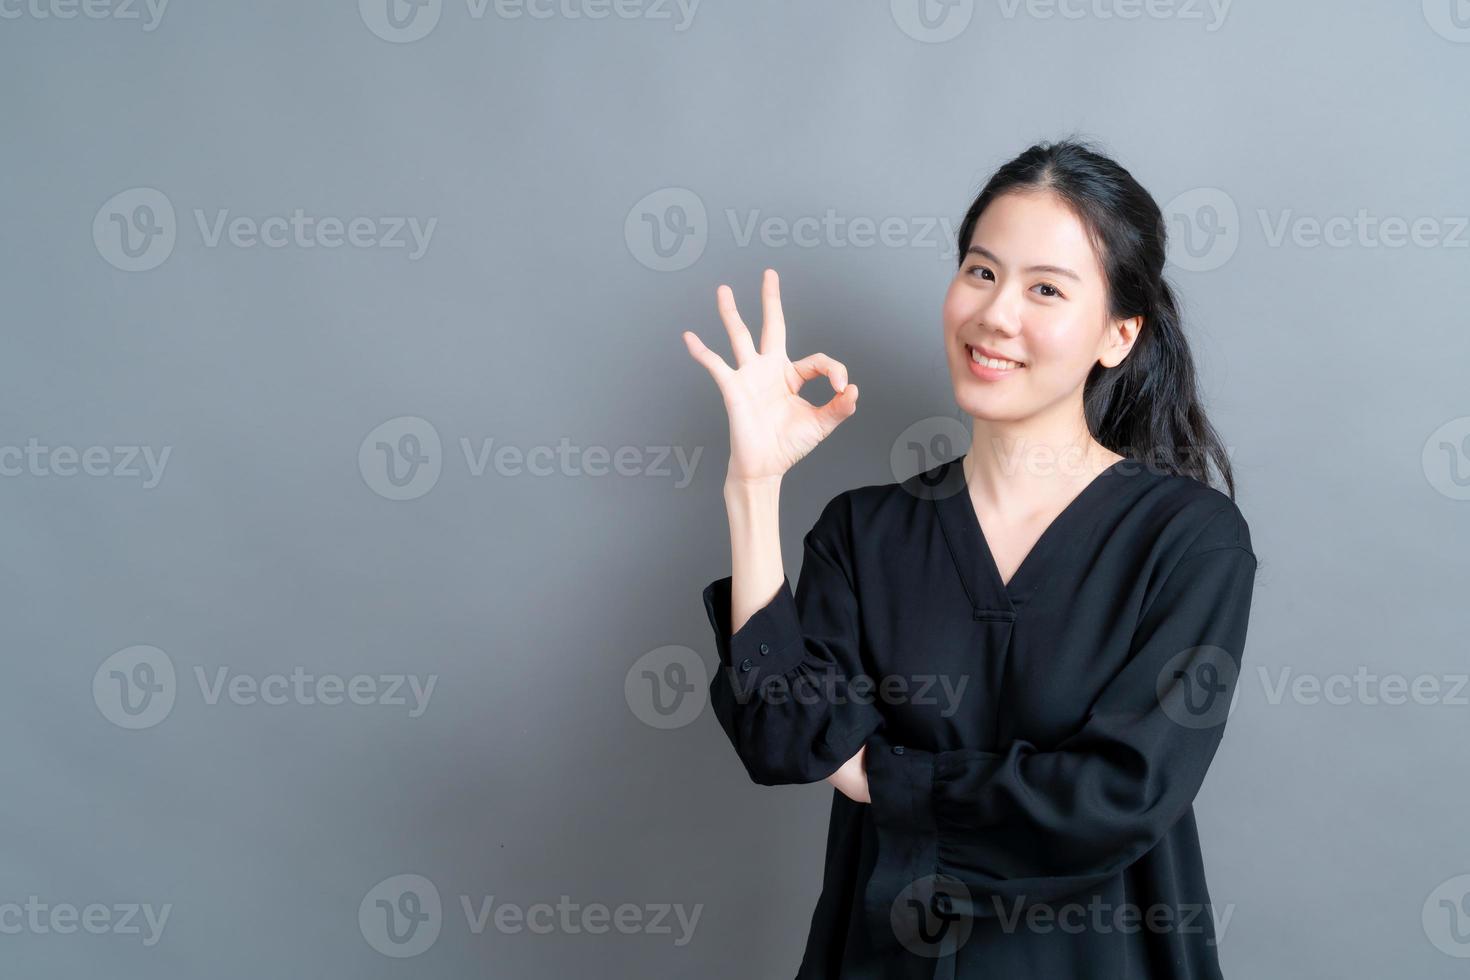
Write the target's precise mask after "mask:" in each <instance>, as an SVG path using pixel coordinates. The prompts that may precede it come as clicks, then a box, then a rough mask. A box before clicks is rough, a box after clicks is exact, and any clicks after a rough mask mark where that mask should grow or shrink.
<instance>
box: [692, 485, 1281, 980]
mask: <svg viewBox="0 0 1470 980" xmlns="http://www.w3.org/2000/svg"><path fill="white" fill-rule="evenodd" d="M803 547H804V556H803V560H802V564H801V573H800V577H799V579H798V581H797V585H796V589H795V593H794V594H793V592H792V589H791V585H790V580H789V578H788V579H787V580H786V581H784V582H783V583H782V586H781V588H780V590H779V591H778V592H777V593H776V595H775V597H774V598H773V599H772V600H771V601H770V602H769V603H768V604H767V605H765V606H764V607H762V608H761V609H760V610H759V611H757V612H756V613H755V614H754V615H753V616H752V617H751V618H750V619H749V620H748V621H747V622H746V623H745V625H744V626H742V627H741V630H740V632H739V633H738V634H736V635H735V636H733V637H732V636H731V635H730V577H729V576H726V577H724V578H721V579H716V580H715V581H713V582H711V583H710V584H709V585H708V586H707V587H706V588H705V590H704V604H705V609H706V611H707V613H708V615H709V620H710V624H711V626H712V627H713V629H714V632H715V638H716V645H717V648H718V651H719V659H720V666H719V668H718V669H717V670H716V672H715V677H714V679H713V681H712V682H711V684H710V694H711V703H712V704H713V707H714V710H715V714H716V717H718V719H719V722H720V725H721V726H722V727H723V728H724V730H725V733H726V734H727V735H728V736H729V738H730V741H731V743H732V744H733V745H734V747H735V751H736V753H737V754H738V756H739V757H740V760H741V762H742V763H744V765H745V768H746V770H747V771H748V772H749V774H750V777H751V778H752V779H753V780H754V781H755V782H757V783H760V784H763V785H776V784H781V783H809V782H816V781H818V780H822V779H825V778H826V777H827V776H829V775H831V774H832V773H833V772H834V771H836V770H837V768H838V767H839V766H840V765H841V764H842V763H843V762H845V761H847V760H848V759H849V758H850V757H851V756H852V755H853V754H854V753H856V752H857V750H858V749H859V748H860V747H861V746H862V745H863V744H864V743H866V744H867V747H868V748H867V755H866V765H867V772H868V782H869V789H870V795H871V797H872V803H871V804H860V803H855V802H853V801H851V800H849V799H848V798H847V797H846V796H844V795H843V794H842V793H840V792H838V791H836V790H834V791H833V798H832V814H831V823H830V826H829V829H828V837H827V851H826V869H825V872H824V876H823V887H822V892H821V897H820V898H819V900H818V902H817V907H816V910H815V912H814V914H813V916H812V921H811V928H810V932H809V935H808V939H807V945H806V953H805V956H804V957H803V959H802V963H801V968H800V971H799V973H798V974H797V976H798V980H800V978H819V977H820V978H840V980H868V978H872V980H880V978H881V980H895V978H904V977H926V978H932V977H956V978H963V977H972V978H979V977H983V978H986V980H1019V978H1032V977H1035V978H1045V980H1054V978H1097V980H1120V978H1135V977H1136V978H1191V980H1196V978H1207V977H1219V976H1221V973H1220V967H1219V961H1218V957H1217V954H1216V935H1217V932H1219V931H1221V930H1220V929H1219V928H1218V927H1217V921H1216V920H1217V918H1218V920H1219V921H1220V922H1228V918H1227V917H1226V916H1225V912H1227V911H1228V909H1226V910H1216V909H1213V908H1212V907H1211V905H1210V897H1209V892H1208V890H1207V888H1206V885H1205V877H1204V869H1203V864H1202V861H1201V857H1200V846H1199V838H1198V835H1197V833H1196V830H1195V820H1194V812H1193V806H1192V802H1193V800H1194V797H1195V794H1196V792H1197V791H1198V790H1199V787H1200V784H1201V782H1202V781H1203V780H1204V777H1205V772H1206V769H1207V768H1208V767H1209V764H1210V760H1211V759H1212V758H1213V756H1214V754H1215V749H1216V747H1217V746H1218V745H1219V742H1220V738H1221V735H1222V732H1223V730H1224V725H1225V719H1226V716H1227V714H1228V713H1229V709H1230V707H1231V703H1232V698H1233V694H1234V691H1235V680H1236V678H1237V676H1238V673H1239V670H1240V659H1241V653H1242V651H1243V648H1244V646H1245V637H1246V624H1247V619H1248V617H1249V613H1250V605H1251V592H1252V588H1253V583H1254V580H1255V571H1256V558H1255V555H1254V553H1253V552H1252V550H1251V541H1250V531H1249V528H1248V526H1247V524H1246V521H1245V519H1244V517H1243V516H1242V515H1241V513H1240V511H1239V509H1238V508H1237V507H1236V505H1235V503H1234V502H1233V501H1232V500H1231V499H1230V498H1229V497H1228V496H1226V495H1225V494H1223V493H1221V492H1220V491H1218V490H1215V489H1213V488H1212V487H1209V486H1206V485H1205V484H1203V483H1201V482H1199V481H1197V480H1194V479H1191V478H1189V477H1184V476H1177V475H1169V474H1164V473H1160V472H1158V471H1156V470H1154V469H1151V468H1149V467H1147V466H1146V465H1145V464H1143V463H1142V462H1139V461H1136V460H1133V459H1123V460H1120V461H1118V462H1117V463H1114V464H1113V465H1112V466H1111V467H1110V468H1108V469H1106V470H1104V471H1103V472H1102V473H1101V474H1099V475H1098V476H1097V477H1096V478H1095V479H1093V481H1092V482H1091V483H1089V484H1088V485H1087V486H1086V487H1085V488H1084V489H1083V491H1082V492H1081V493H1080V494H1079V495H1078V496H1077V497H1076V498H1074V499H1073V500H1072V502H1071V503H1070V504H1068V506H1067V507H1066V509H1064V510H1063V511H1062V513H1061V514H1060V515H1059V516H1058V517H1057V518H1056V519H1055V520H1054V521H1053V522H1052V523H1051V525H1050V526H1048V527H1047V529H1046V531H1045V532H1044V533H1043V534H1042V535H1041V537H1040V538H1039V539H1038V540H1037V542H1036V544H1035V545H1034V546H1033V547H1032V549H1031V552H1030V553H1029V554H1028V555H1027V557H1026V559H1025V561H1024V562H1022V564H1021V566H1020V568H1018V569H1017V570H1016V573H1015V574H1014V575H1013V576H1012V578H1011V580H1010V582H1009V583H1006V584H1004V585H1003V584H1002V582H1001V577H1000V573H999V571H998V570H997V568H996V565H995V562H994V560H993V558H992V557H991V554H990V551H989V548H988V546H987V544H986V541H985V537H984V534H983V533H982V531H981V528H980V523H979V520H978V518H977V516H976V513H975V510H974V506H973V505H972V504H971V501H970V497H969V493H968V492H967V489H966V486H965V480H964V472H963V469H962V467H961V459H959V458H957V459H953V460H949V461H947V462H944V463H940V464H938V465H937V466H935V467H933V468H932V469H930V470H928V471H926V472H924V473H920V474H917V475H915V476H913V477H911V478H909V479H908V480H905V481H903V482H901V483H889V484H882V485H872V486H865V487H859V488H856V489H853V490H848V491H845V492H843V493H841V494H838V495H837V496H836V497H835V498H833V499H832V500H831V502H830V503H828V504H827V506H826V507H825V508H824V509H823V511H822V514H821V516H820V517H819V518H818V519H817V522H816V524H815V526H814V527H813V528H812V529H811V531H809V532H808V533H807V534H806V536H805V538H804V539H803Z"/></svg>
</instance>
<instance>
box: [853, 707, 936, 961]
mask: <svg viewBox="0 0 1470 980" xmlns="http://www.w3.org/2000/svg"><path fill="white" fill-rule="evenodd" d="M867 745H868V751H867V754H866V755H865V756H864V765H865V768H866V769H867V774H868V797H869V799H870V800H871V801H872V803H871V807H872V811H871V813H872V818H873V825H874V828H875V830H876V831H877V837H878V854H877V858H876V859H875V861H874V864H873V872H872V875H871V876H870V877H869V878H868V883H867V886H866V887H865V889H864V893H863V909H864V913H865V914H866V916H867V919H868V927H869V934H870V935H871V936H872V938H873V940H874V941H875V942H879V943H881V944H883V945H885V946H888V947H889V948H892V947H893V945H894V944H896V943H898V942H899V941H900V938H901V933H902V930H901V929H899V928H898V926H899V924H900V923H901V922H902V921H903V919H904V916H905V912H906V909H905V908H904V906H905V904H906V902H905V900H906V898H908V897H909V896H912V895H914V894H915V893H916V892H922V891H923V890H924V888H925V887H926V885H929V886H932V883H933V881H934V879H935V877H936V876H937V875H938V873H939V847H938V838H937V836H936V834H935V826H934V764H935V755H934V753H933V752H926V751H925V750H923V749H916V748H912V747H910V746H907V745H896V744H894V743H893V742H891V741H890V740H889V739H888V738H886V737H884V736H883V735H881V734H874V735H871V736H869V738H868V742H867Z"/></svg>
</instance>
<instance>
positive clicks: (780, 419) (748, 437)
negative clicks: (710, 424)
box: [683, 269, 858, 483]
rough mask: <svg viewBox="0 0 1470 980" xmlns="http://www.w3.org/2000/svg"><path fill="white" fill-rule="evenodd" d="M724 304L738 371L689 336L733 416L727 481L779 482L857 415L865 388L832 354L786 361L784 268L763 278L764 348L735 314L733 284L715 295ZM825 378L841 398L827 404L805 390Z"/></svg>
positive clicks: (722, 312)
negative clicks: (803, 389)
mask: <svg viewBox="0 0 1470 980" xmlns="http://www.w3.org/2000/svg"><path fill="white" fill-rule="evenodd" d="M715 299H716V306H718V308H719V311H720V319H721V320H723V321H724V322H725V330H726V332H728V333H729V334H730V345H731V347H732V348H733V349H734V352H735V364H736V367H735V368H734V369H731V367H730V366H729V365H728V364H726V363H725V359H724V358H722V357H721V356H720V355H718V354H716V353H715V352H714V351H712V350H710V349H709V348H708V347H706V346H705V345H704V344H703V343H702V342H701V341H700V339H699V337H697V336H696V335H695V334H694V333H693V331H689V330H686V331H684V333H683V337H684V345H685V346H686V347H688V348H689V356H690V357H693V358H694V359H695V360H696V361H698V362H699V363H700V364H703V365H704V366H705V368H706V369H707V370H708V371H709V373H710V374H711V375H712V376H713V377H714V379H715V384H716V385H717V386H718V387H719V389H720V395H721V397H723V398H724V400H725V412H726V414H727V415H728V416H729V417H730V470H729V473H728V474H727V475H726V479H727V480H736V481H742V482H749V483H760V482H768V481H774V480H779V479H780V478H781V476H782V475H784V474H785V473H786V471H787V470H789V469H791V467H793V466H795V465H796V464H797V463H798V462H799V461H800V460H801V458H802V457H803V456H805V455H806V454H807V453H809V452H811V451H812V450H813V449H815V448H816V446H817V443H819V442H821V441H822V440H823V439H825V438H827V436H828V435H830V434H831V432H832V430H833V429H835V428H837V426H838V425H840V424H841V423H842V421H843V420H844V419H846V418H847V417H848V416H849V415H851V414H852V413H853V412H855V411H857V396H858V391H857V385H854V384H848V383H847V367H846V366H845V365H843V364H842V362H840V361H834V360H833V359H832V358H830V357H828V356H827V355H826V354H808V355H807V356H806V357H803V358H802V359H801V360H799V361H794V362H793V361H791V360H789V359H788V358H787V356H786V320H785V318H784V317H783V316H782V313H781V283H780V280H779V279H777V277H776V270H774V269H767V270H766V272H765V277H764V278H763V279H762V281H761V309H762V313H763V317H762V321H761V346H760V350H756V347H755V343H754V342H753V341H752V340H751V337H750V330H749V329H748V328H747V327H746V326H745V323H744V321H742V320H741V319H740V313H739V312H738V311H737V310H736V309H735V294H734V292H732V291H731V289H730V287H729V286H725V285H721V286H720V287H719V288H718V289H716V290H715ZM818 375H824V376H826V378H827V380H828V381H829V382H830V383H831V385H832V388H833V390H834V391H836V392H837V394H835V395H833V396H832V398H831V400H829V401H828V402H827V404H825V405H822V406H820V407H818V406H816V405H813V404H811V403H810V402H808V401H807V400H806V399H805V398H802V397H801V395H799V394H797V392H798V391H799V390H800V389H801V386H802V385H803V384H805V383H806V382H808V381H810V380H812V379H813V378H815V377H817V376H818Z"/></svg>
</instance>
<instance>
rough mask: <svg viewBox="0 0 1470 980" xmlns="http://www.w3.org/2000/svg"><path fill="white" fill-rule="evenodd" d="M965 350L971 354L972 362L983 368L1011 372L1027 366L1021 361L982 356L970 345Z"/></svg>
mask: <svg viewBox="0 0 1470 980" xmlns="http://www.w3.org/2000/svg"><path fill="white" fill-rule="evenodd" d="M965 350H966V351H968V352H969V354H970V360H972V361H974V362H975V363H976V364H979V365H981V366H982V367H988V368H991V369H993V370H996V371H1011V370H1015V369H1016V368H1023V367H1025V366H1026V365H1025V364H1023V363H1022V362H1020V361H1007V360H1005V359H1003V358H999V357H986V356H985V355H984V354H981V353H980V352H979V351H978V350H976V349H975V348H973V347H971V346H970V345H969V344H966V345H965Z"/></svg>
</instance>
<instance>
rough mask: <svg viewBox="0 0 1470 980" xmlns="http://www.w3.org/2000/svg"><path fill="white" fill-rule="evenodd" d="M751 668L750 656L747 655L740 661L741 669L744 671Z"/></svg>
mask: <svg viewBox="0 0 1470 980" xmlns="http://www.w3.org/2000/svg"><path fill="white" fill-rule="evenodd" d="M750 668H751V663H750V658H749V657H746V658H745V659H744V660H742V661H740V669H741V670H742V671H747V670H749V669H750Z"/></svg>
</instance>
